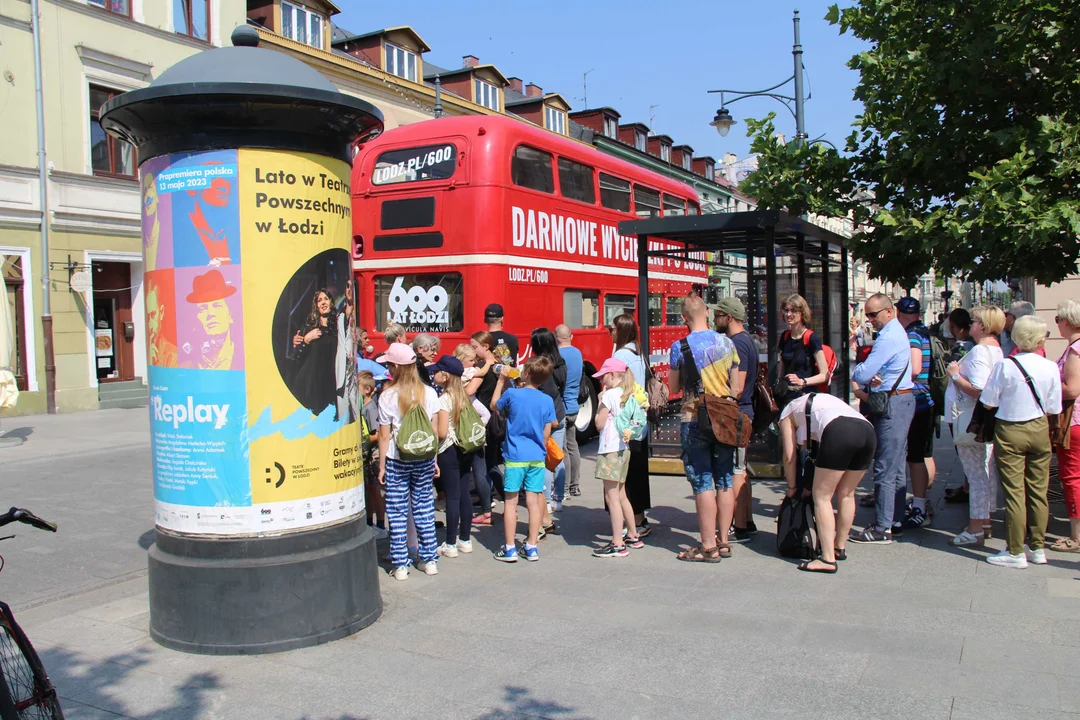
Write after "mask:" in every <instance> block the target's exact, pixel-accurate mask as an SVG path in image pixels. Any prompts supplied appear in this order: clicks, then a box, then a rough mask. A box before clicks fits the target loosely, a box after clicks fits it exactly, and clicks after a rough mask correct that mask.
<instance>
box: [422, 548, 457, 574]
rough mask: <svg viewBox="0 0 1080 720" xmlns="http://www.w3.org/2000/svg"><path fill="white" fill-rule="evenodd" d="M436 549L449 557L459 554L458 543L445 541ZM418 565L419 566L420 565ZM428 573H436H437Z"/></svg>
mask: <svg viewBox="0 0 1080 720" xmlns="http://www.w3.org/2000/svg"><path fill="white" fill-rule="evenodd" d="M435 551H436V552H437V553H439V554H440V555H445V556H446V557H448V558H456V557H457V554H458V549H457V545H447V544H446V543H443V544H442V545H440V546H439V547H437V548H436V549H435ZM417 567H419V565H418V566H417ZM428 574H429V575H434V574H435V573H428Z"/></svg>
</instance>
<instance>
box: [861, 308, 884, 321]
mask: <svg viewBox="0 0 1080 720" xmlns="http://www.w3.org/2000/svg"><path fill="white" fill-rule="evenodd" d="M888 309H889V308H881V309H880V310H878V311H877V312H868V313H866V317H868V318H870V319H871V320H873V319H874V318H876V317H877V316H878V315H880V314H881V313H883V312H885V311H886V310H888Z"/></svg>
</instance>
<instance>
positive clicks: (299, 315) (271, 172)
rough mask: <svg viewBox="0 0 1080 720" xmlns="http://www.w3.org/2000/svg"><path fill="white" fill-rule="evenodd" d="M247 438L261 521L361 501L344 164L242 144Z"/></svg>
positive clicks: (302, 518) (338, 511) (275, 522)
mask: <svg viewBox="0 0 1080 720" xmlns="http://www.w3.org/2000/svg"><path fill="white" fill-rule="evenodd" d="M238 165H239V176H240V177H239V180H240V181H239V188H240V193H239V194H240V198H239V199H240V230H241V241H242V248H241V250H242V255H243V258H244V262H243V266H242V273H243V276H242V279H243V289H244V293H243V301H244V325H245V327H244V335H245V355H246V370H247V372H246V378H245V382H246V384H247V422H248V425H247V444H248V452H249V460H250V468H251V502H252V506H253V507H255V508H258V513H259V518H260V525H261V526H262V527H261V529H266V530H278V529H288V528H297V527H305V526H310V525H318V524H324V523H327V522H332V521H335V520H339V519H341V518H345V517H350V516H352V515H355V514H357V513H359V512H361V511H363V509H364V494H363V460H362V456H361V448H362V443H361V424H360V422H359V415H360V407H359V404H358V402H359V395H358V393H357V385H356V345H357V333H356V303H355V297H354V292H355V289H354V288H355V283H354V281H353V275H352V270H351V268H352V262H351V258H350V252H349V249H350V238H351V236H352V213H351V205H350V201H351V198H350V192H349V166H348V165H347V164H345V163H344V162H341V161H340V160H333V159H330V158H326V157H322V156H318V155H309V154H298V153H290V152H282V151H274V150H251V149H241V150H239V162H238Z"/></svg>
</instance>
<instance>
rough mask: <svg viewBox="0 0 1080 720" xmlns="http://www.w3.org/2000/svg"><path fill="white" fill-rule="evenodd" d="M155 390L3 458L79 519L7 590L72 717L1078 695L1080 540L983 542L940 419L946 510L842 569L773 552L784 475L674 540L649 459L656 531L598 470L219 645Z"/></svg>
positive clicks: (931, 705)
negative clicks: (570, 499)
mask: <svg viewBox="0 0 1080 720" xmlns="http://www.w3.org/2000/svg"><path fill="white" fill-rule="evenodd" d="M145 416H146V415H145V409H143V410H135V411H102V412H100V413H84V414H82V417H83V418H84V419H85V422H83V423H72V422H71V421H70V419H69V417H70V416H61V418H62V421H61V422H60V423H59V425H57V426H52V425H50V420H52V419H51V418H30V419H21V420H24V421H26V422H33V423H35V426H34V432H33V433H32V434H30V435H29V437H28V440H27V443H25V444H24V445H23V446H21V447H20V448H15V449H14V452H18V451H22V452H23V454H22V455H20V456H19V457H18V458H17V459H15V460H11V463H10V464H9V462H8V461H9V459H10V458H11V455H10V454H9V453H11V452H13V451H12V450H10V449H5V450H2V451H0V452H3V453H4V455H3V456H2V457H0V473H3V488H4V490H5V491H6V492H5V499H4V501H5V502H10V503H11V504H22V505H27V506H31V507H34V508H35V509H37V510H39V511H40V512H41V514H42V515H45V516H46V517H56V518H58V519H60V521H61V530H62V531H61V533H59V534H57V535H55V536H52V535H48V536H42V535H40V534H37V536H35V535H32V534H30V533H29V532H22V531H20V533H19V537H18V538H17V540H16V541H8V543H6V545H7V547H5V548H3V549H4V553H5V556H6V557H7V560H8V562H9V568H8V569H6V570H5V571H4V573H3V575H2V576H0V597H4V598H5V599H7V600H8V601H11V600H13V599H14V601H15V603H14V604H15V607H16V612H17V616H18V617H19V619H20V621H21V622H22V624H23V625H24V627H25V628H26V630H27V631H28V633H29V634H30V636H31V638H32V639H33V640H34V642H35V644H36V645H37V647H38V648H39V651H40V653H41V655H42V658H43V660H44V662H45V664H46V666H47V667H48V669H49V671H50V673H51V675H52V677H53V679H54V681H55V683H56V685H57V687H58V689H59V692H60V694H61V696H62V698H63V702H64V706H65V711H66V714H67V717H68V718H72V719H74V720H112V719H114V718H150V719H153V720H171V719H173V718H175V719H177V720H194V719H202V718H227V719H228V720H246V719H247V718H258V719H259V720H274V719H277V718H280V719H281V720H301V719H303V720H316V719H319V720H323V719H325V720H361V719H365V720H366V719H375V718H378V719H380V720H381V719H383V718H388V719H393V720H396V719H398V718H440V720H442V719H453V718H482V719H484V720H507V719H511V718H514V719H516V718H522V719H524V718H533V719H535V718H558V719H573V720H586V719H589V720H593V719H596V720H599V719H601V718H618V719H619V720H627V719H633V718H641V719H645V718H715V717H723V718H828V719H829V720H832V719H835V718H853V719H854V718H858V719H859V720H866V719H867V718H875V719H876V718H905V719H907V718H920V720H921V719H922V718H928V719H934V720H936V719H938V718H940V719H942V720H970V719H973V718H980V719H990V720H993V719H994V718H1009V719H1010V720H1014V719H1015V720H1027V719H1028V718H1031V719H1034V718H1039V720H1047V719H1049V720H1061V719H1062V718H1066V717H1078V716H1080V683H1078V682H1077V676H1078V675H1080V670H1078V669H1077V668H1080V592H1078V591H1077V588H1078V587H1080V582H1077V581H1078V580H1080V572H1078V566H1077V564H1076V563H1077V562H1078V561H1080V557H1075V560H1074V556H1066V555H1058V554H1055V553H1051V564H1050V565H1048V566H1045V567H1032V568H1029V569H1028V570H1024V571H1015V570H1007V569H1004V568H996V567H992V566H990V565H988V564H987V563H985V562H984V561H983V558H985V556H986V555H987V554H989V553H991V552H996V551H997V549H999V548H1000V547H1001V546H1002V545H1003V541H1002V540H1000V539H993V540H991V541H989V542H988V543H987V546H986V547H980V548H965V549H957V548H952V547H951V546H949V545H948V538H949V537H951V533H950V530H952V529H955V528H959V527H960V526H961V525H962V523H963V510H962V509H959V508H956V507H955V506H951V505H945V504H943V503H942V501H941V495H940V493H941V490H942V488H943V486H944V485H945V484H949V483H951V484H957V483H958V482H959V475H958V474H957V473H958V472H959V465H958V463H956V462H955V461H954V457H953V455H952V452H951V449H950V448H949V447H948V446H945V445H942V446H939V447H938V448H937V450H938V452H937V457H938V462H939V467H940V468H941V473H942V475H941V477H940V479H939V484H938V486H937V487H936V488H935V491H934V493H933V496H932V497H933V499H934V502H935V507H936V508H937V514H936V516H935V526H934V528H932V529H929V530H925V531H920V532H917V533H908V536H907V537H905V538H904V539H903V541H902V542H898V543H895V544H894V545H892V546H887V547H876V546H874V547H867V546H851V547H849V553H850V559H849V560H848V561H846V562H844V563H842V564H841V566H840V572H839V573H838V574H837V575H835V576H819V575H809V574H805V573H799V572H796V571H795V570H794V563H793V562H791V561H788V560H784V559H782V558H778V557H776V556H775V552H774V550H773V544H774V542H775V534H774V533H775V530H774V525H773V522H772V518H773V517H775V507H776V505H777V504H778V501H779V497H780V495H779V490H780V487H781V484H780V483H777V482H775V481H763V482H760V483H757V484H756V488H755V514H756V521H757V523H758V526H759V528H760V530H761V532H759V534H758V536H757V537H756V538H755V540H754V541H753V542H752V543H750V544H748V545H745V546H736V547H735V548H734V553H735V557H734V558H733V559H732V560H726V561H724V562H722V563H720V564H719V565H716V566H712V565H698V564H685V563H679V562H676V561H675V560H674V557H673V555H674V552H675V551H676V550H677V549H678V548H679V547H680V546H682V545H686V544H689V543H691V542H694V532H695V528H696V520H695V518H694V514H693V499H692V497H691V496H690V494H689V488H688V486H687V484H686V482H685V480H682V479H680V478H665V477H655V478H654V479H653V485H652V490H653V501H654V504H655V505H656V508H655V509H654V511H652V512H651V513H650V515H651V517H652V519H653V521H654V527H655V530H654V532H653V536H652V537H650V538H649V541H648V546H647V547H646V548H645V549H643V550H640V551H636V552H633V553H632V554H631V557H629V558H627V559H621V560H597V559H594V558H592V557H591V556H590V554H589V553H590V550H591V548H592V547H595V546H596V544H598V543H601V542H604V541H606V539H607V536H606V533H607V532H610V530H608V529H607V527H608V523H607V516H606V514H605V513H604V511H603V509H602V500H601V496H600V491H599V488H598V487H596V485H595V483H593V482H590V481H586V482H585V484H584V492H585V494H584V495H583V496H582V497H581V498H580V499H579V501H578V502H575V503H574V504H573V505H568V506H567V508H566V510H564V512H563V513H561V516H560V522H561V533H560V534H558V535H553V536H551V537H550V538H549V539H548V540H545V541H544V543H543V544H542V546H541V555H542V558H541V561H540V562H539V563H535V564H532V563H519V564H517V565H513V566H506V565H503V564H500V563H496V562H495V561H493V560H492V559H491V557H490V554H489V552H490V551H491V550H493V549H494V548H495V547H497V545H498V542H499V537H500V535H501V528H500V527H499V526H498V525H496V527H494V528H482V529H479V530H478V533H477V536H476V552H475V553H473V554H472V555H469V556H464V555H463V556H461V557H459V558H457V559H453V560H449V559H444V560H443V561H441V562H440V565H439V567H440V574H439V575H438V576H436V577H427V576H425V575H423V574H420V573H415V572H414V573H413V574H412V576H411V577H410V579H409V580H408V581H407V582H403V583H400V582H394V581H391V580H389V579H388V578H387V577H385V576H383V577H382V578H381V591H382V597H383V603H384V613H383V616H382V618H381V619H380V620H379V621H378V622H377V623H375V624H374V625H373V626H371V627H370V628H368V629H366V630H364V631H362V632H360V633H358V634H357V635H355V636H353V637H350V638H346V639H343V640H339V641H337V642H333V643H329V644H326V645H322V646H319V647H314V648H305V649H302V650H295V651H292V652H287V653H280V654H275V655H260V656H249V657H216V656H196V655H186V654H183V653H178V652H174V651H171V650H167V649H165V648H162V647H160V646H158V645H157V644H156V643H154V642H153V641H152V640H151V639H150V638H149V634H148V622H149V615H148V608H147V586H146V582H147V581H146V577H145V567H146V553H145V546H146V544H147V538H148V535H147V531H148V530H150V529H151V527H152V497H151V488H150V482H149V476H148V463H149V449H148V447H146V443H145V441H144V442H143V443H142V444H141V445H140V444H139V442H137V441H138V434H139V433H142V437H143V438H145V437H146V432H147V431H146V427H145V426H146V421H145ZM139 423H142V425H141V426H140V425H139ZM110 425H119V426H121V430H122V431H121V432H119V433H117V434H116V436H115V437H113V435H112V434H111V433H110V432H109V428H110ZM67 433H78V435H79V437H78V439H77V440H76V441H73V442H72V443H71V446H70V448H67V449H64V450H63V451H62V452H52V453H50V452H49V451H47V449H43V448H42V447H41V444H42V443H45V442H48V443H50V444H54V443H61V444H62V442H61V440H62V438H63V437H64V436H65V435H66V434H67ZM14 469H17V472H14V471H13V470H14ZM591 471H592V465H591V461H590V460H586V461H585V467H584V468H583V472H584V476H585V477H586V478H588V477H590V476H591ZM950 474H951V475H952V477H950ZM9 496H10V498H11V499H10V500H9V499H8V497H9ZM1055 509H1056V511H1057V513H1058V515H1060V512H1061V508H1055ZM868 518H869V512H868V511H866V510H860V514H859V515H858V516H857V523H859V522H864V521H866V520H867V519H868ZM999 525H1000V523H999ZM522 527H523V526H522ZM1055 529H1056V530H1057V531H1058V532H1060V531H1061V530H1063V529H1064V525H1063V524H1062V523H1061V522H1060V521H1055V523H1054V525H1053V526H1052V530H1055ZM383 547H385V546H384V545H383Z"/></svg>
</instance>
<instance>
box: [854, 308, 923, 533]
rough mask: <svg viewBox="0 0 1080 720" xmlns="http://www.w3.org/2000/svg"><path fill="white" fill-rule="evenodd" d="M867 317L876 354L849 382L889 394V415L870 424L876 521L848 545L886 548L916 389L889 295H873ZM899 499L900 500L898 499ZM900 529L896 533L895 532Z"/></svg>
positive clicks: (901, 494) (898, 502)
mask: <svg viewBox="0 0 1080 720" xmlns="http://www.w3.org/2000/svg"><path fill="white" fill-rule="evenodd" d="M865 312H866V317H867V318H869V320H870V322H871V323H873V325H874V329H875V330H877V332H878V335H877V338H876V339H875V340H874V349H873V350H871V351H870V355H869V356H868V357H867V358H866V360H865V361H863V362H862V363H860V364H859V365H856V366H855V370H854V371H853V372H852V373H851V380H852V382H855V383H858V384H859V385H861V386H863V387H864V388H866V389H868V391H869V392H870V393H871V394H873V393H882V392H884V393H889V395H890V397H889V411H888V412H887V413H885V415H883V416H882V417H880V418H872V419H871V421H872V422H873V423H874V430H875V433H876V434H877V452H876V454H875V455H874V493H875V502H874V510H875V515H876V517H875V521H874V523H873V524H872V525H868V526H867V527H866V529H865V530H863V531H862V532H858V533H856V532H852V534H851V538H850V539H851V541H852V542H859V543H874V544H880V545H887V544H889V543H891V542H892V537H893V526H894V524H898V523H897V520H898V518H897V517H896V513H897V510H898V509H902V508H903V507H904V500H905V498H906V497H907V478H906V472H905V471H906V467H905V461H906V459H907V436H908V431H909V430H910V429H911V420H912V418H913V417H914V416H915V397H914V396H913V395H912V394H911V391H912V389H913V388H914V387H915V383H914V382H912V380H911V344H910V341H909V340H908V335H907V332H906V331H905V330H904V326H903V325H901V324H900V321H899V320H897V319H896V308H895V307H893V303H892V300H890V299H889V297H888V296H887V295H883V294H882V293H876V294H874V295H871V296H870V297H869V298H868V299H867V300H866V305H865ZM898 498H899V499H898ZM897 529H899V528H897Z"/></svg>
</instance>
